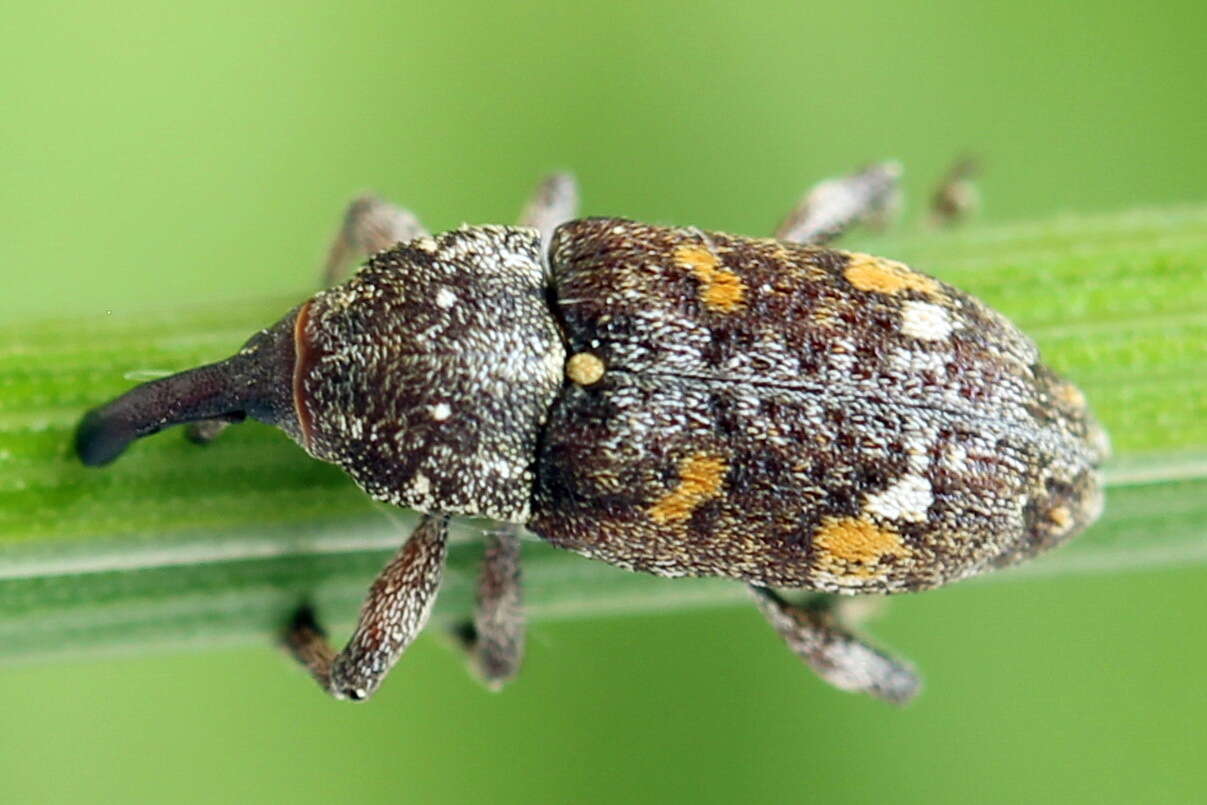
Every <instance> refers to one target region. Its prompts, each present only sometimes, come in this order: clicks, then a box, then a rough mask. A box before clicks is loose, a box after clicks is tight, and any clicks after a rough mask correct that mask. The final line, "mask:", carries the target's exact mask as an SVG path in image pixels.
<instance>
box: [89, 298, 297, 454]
mask: <svg viewBox="0 0 1207 805" xmlns="http://www.w3.org/2000/svg"><path fill="white" fill-rule="evenodd" d="M296 315H297V314H296V311H295V312H293V313H291V314H290V315H288V316H286V317H285V318H284V319H282V320H281V321H280V322H278V323H277V324H276V325H275V326H273V327H272V328H271V329H269V330H265V331H263V332H261V333H258V334H256V335H255V336H254V337H253V338H252V339H251V340H250V341H248V343H247V345H246V346H245V347H244V348H243V349H242V350H241V351H239V352H238V353H237V354H235V355H232V356H231V357H229V358H227V359H226V360H224V361H219V362H218V363H211V364H208V365H206V366H199V367H197V368H196V369H189V370H188V371H186V372H181V373H180V374H176V375H172V376H170V377H164V378H161V379H159V380H152V381H151V382H149V383H143V384H142V385H141V386H136V387H135V388H133V389H131V390H130V391H127V392H126V393H125V394H123V395H122V396H120V397H118V398H117V399H115V400H113V401H111V402H109V403H107V404H105V405H102V406H101V407H99V408H94V409H92V410H91V411H89V412H88V413H87V414H85V415H84V418H83V419H82V420H80V424H79V427H78V428H76V432H75V450H76V453H77V454H78V455H79V457H80V460H81V461H83V462H84V463H85V464H87V465H88V466H90V467H99V466H101V465H103V464H108V463H109V462H111V461H113V460H114V459H115V458H117V457H118V456H120V455H121V454H122V452H123V451H125V449H126V448H127V447H128V446H129V445H130V443H131V442H133V441H134V440H135V439H141V438H142V437H143V436H150V435H151V434H152V433H158V432H159V431H161V430H163V429H164V428H166V427H169V426H171V425H182V424H184V423H186V422H197V421H200V420H204V419H225V420H227V421H229V422H240V421H242V420H243V419H245V418H246V417H248V416H252V417H255V418H256V419H259V420H262V421H264V422H268V423H269V424H273V425H277V426H278V427H281V428H282V429H284V430H285V431H286V432H289V433H291V434H292V433H293V431H294V430H296V429H297V418H296V414H295V413H294V411H293V364H294V347H293V323H294V320H295V318H296Z"/></svg>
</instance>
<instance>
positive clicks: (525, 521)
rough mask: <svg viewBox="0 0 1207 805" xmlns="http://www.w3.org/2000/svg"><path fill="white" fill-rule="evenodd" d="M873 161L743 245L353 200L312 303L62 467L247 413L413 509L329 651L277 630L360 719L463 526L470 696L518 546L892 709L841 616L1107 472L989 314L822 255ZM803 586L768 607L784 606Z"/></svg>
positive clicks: (505, 655) (990, 556) (547, 213)
mask: <svg viewBox="0 0 1207 805" xmlns="http://www.w3.org/2000/svg"><path fill="white" fill-rule="evenodd" d="M898 172H899V168H898V167H897V166H896V165H895V164H894V163H881V164H875V165H872V166H870V167H867V168H865V169H862V170H860V171H857V172H855V173H853V174H850V175H848V176H845V177H843V178H840V179H836V180H831V181H828V182H823V183H821V184H819V185H817V186H816V187H815V188H814V189H813V191H812V192H810V193H808V194H807V195H806V196H805V197H804V198H803V199H802V201H801V203H800V204H799V205H798V206H797V207H796V209H794V210H793V211H792V213H791V214H789V216H788V217H787V218H786V219H785V220H784V222H783V223H782V224H781V225H780V227H779V228H778V229H777V230H776V232H775V237H774V238H749V237H739V236H735V235H730V234H725V233H721V232H707V231H702V230H700V229H695V228H687V227H670V226H655V225H651V224H643V223H637V222H634V221H629V220H623V219H618V218H581V219H580V218H576V217H575V216H576V209H577V195H578V194H577V188H576V186H575V184H574V182H573V180H572V179H570V178H569V177H568V176H567V175H555V176H553V177H551V178H550V179H548V180H546V181H545V182H544V183H543V184H542V185H540V186H539V188H538V191H537V193H536V195H535V197H534V198H533V199H532V201H531V202H530V203H529V205H528V207H527V208H526V210H525V212H524V214H523V216H522V218H521V221H520V225H519V226H462V227H461V228H459V229H456V230H453V231H451V232H446V233H444V234H442V235H439V236H432V235H430V234H428V233H427V232H426V231H424V229H423V227H422V226H421V224H420V223H419V221H418V219H417V218H416V217H415V216H414V215H413V214H411V213H410V212H408V211H406V210H404V209H401V208H399V207H395V206H393V205H391V204H389V203H386V202H384V201H380V200H377V199H375V198H363V199H360V200H358V201H355V202H354V203H353V204H352V205H351V206H350V207H349V209H348V212H347V215H346V217H345V221H344V225H343V227H342V229H341V230H340V232H339V235H338V236H337V238H336V240H335V244H334V246H333V247H332V249H331V252H330V255H329V258H328V261H327V269H326V277H327V278H328V280H330V281H331V282H335V281H336V280H337V279H339V277H340V271H341V268H342V266H343V264H345V263H346V262H347V261H348V259H349V257H350V256H352V255H353V254H356V253H365V254H368V255H372V256H371V258H370V259H369V260H368V262H367V263H366V264H365V265H364V266H363V267H361V268H360V269H359V270H358V271H357V272H356V273H355V274H354V275H353V276H351V278H349V279H347V280H346V281H344V282H342V283H340V284H334V285H332V286H331V287H328V288H327V289H326V290H323V291H321V292H319V293H318V294H316V295H315V296H314V297H312V298H311V299H309V300H308V301H305V302H303V303H302V304H301V305H299V306H298V307H296V308H294V309H293V310H291V311H289V312H288V313H287V314H286V315H285V316H284V318H282V319H281V320H280V321H279V322H277V323H276V324H274V325H272V326H271V327H269V328H268V329H265V330H263V331H262V332H259V333H257V334H256V335H254V336H252V338H251V339H250V340H249V341H248V342H247V344H246V345H245V346H244V347H243V348H242V349H241V350H240V351H239V352H238V353H237V354H235V355H234V356H232V357H230V358H228V359H227V360H224V361H221V362H219V363H215V364H211V365H208V366H202V367H200V368H196V369H192V370H189V371H185V372H182V373H180V374H177V375H173V376H171V377H167V378H163V379H159V380H154V381H152V382H149V383H146V384H143V385H141V386H138V387H136V388H134V389H133V390H131V391H129V392H127V393H126V394H124V395H122V396H121V397H118V398H117V399H115V400H113V401H112V402H110V403H108V404H107V405H104V406H102V407H100V408H97V409H95V410H93V411H91V412H89V413H88V414H86V415H85V416H84V418H83V420H82V421H81V423H80V426H79V429H78V431H77V434H76V448H77V451H78V453H79V455H80V457H81V458H82V460H83V461H84V463H86V464H89V465H101V464H105V463H107V462H109V461H112V460H113V459H115V458H116V457H117V456H118V455H119V454H120V453H121V452H122V451H123V450H124V449H125V448H126V447H127V445H128V444H129V443H130V442H132V441H133V440H135V439H137V438H139V437H142V436H147V435H149V434H152V433H155V432H157V431H159V430H161V429H163V428H165V427H167V426H169V425H174V424H181V423H193V425H192V429H191V431H190V434H191V436H192V437H193V438H194V439H196V440H199V441H204V440H208V439H210V438H213V437H214V436H216V435H217V434H218V433H219V432H220V431H221V430H222V428H223V427H225V426H226V424H229V423H231V422H237V421H240V420H242V419H244V418H245V417H248V416H250V417H254V418H256V419H259V420H262V421H264V422H268V423H271V424H273V425H276V426H277V427H279V428H280V429H282V430H283V431H285V433H287V434H288V435H289V436H290V437H292V438H293V439H294V440H295V441H297V442H298V443H299V444H300V445H301V446H302V448H303V449H304V450H305V451H306V452H308V453H309V454H310V455H312V456H314V457H315V458H318V459H322V460H324V461H329V462H333V463H335V464H337V465H339V466H340V467H342V468H343V469H344V470H345V471H347V473H348V474H349V475H351V476H352V478H353V479H354V480H355V482H356V483H357V484H359V485H360V486H361V487H362V488H363V489H364V490H365V491H366V492H368V493H369V494H370V495H371V496H372V497H374V498H376V499H378V500H382V501H386V502H388V503H391V504H394V505H396V506H402V507H408V508H411V509H416V510H418V511H419V512H421V513H422V518H421V520H420V523H419V525H418V526H417V527H416V529H415V530H414V532H413V533H412V534H411V535H410V538H409V539H408V540H407V541H406V542H405V544H403V546H402V548H401V549H400V550H399V551H398V553H397V554H396V555H395V556H394V558H393V559H392V560H391V561H390V562H389V563H388V564H387V565H386V567H385V569H384V570H382V572H381V574H380V576H379V577H378V579H377V580H376V581H375V582H374V583H373V585H372V587H371V589H370V591H369V594H368V598H367V600H366V601H365V603H364V606H363V608H362V610H361V613H360V619H359V622H358V625H357V626H356V628H355V631H354V632H353V634H352V637H351V638H350V640H349V641H348V643H347V645H346V646H345V647H344V649H343V650H342V651H340V652H338V653H336V652H335V651H334V650H333V649H332V648H331V647H330V646H329V644H328V642H327V639H326V637H325V635H324V632H323V630H322V628H321V627H320V626H319V624H318V621H317V619H316V616H315V613H314V612H313V611H311V610H310V609H308V608H306V607H301V608H300V609H299V611H298V613H297V615H296V617H294V618H293V620H292V622H291V623H290V624H289V625H288V627H287V629H286V635H285V640H286V643H287V645H288V646H289V647H290V648H291V649H292V652H293V654H294V655H295V657H296V658H297V659H298V660H299V661H300V662H301V663H302V664H303V665H304V666H306V667H307V668H308V669H309V671H310V672H311V673H312V675H313V676H314V677H315V679H316V680H317V681H318V682H319V684H320V685H321V686H322V688H323V689H325V690H326V691H327V692H328V693H330V694H332V695H334V696H336V697H337V698H344V699H354V700H362V699H365V698H367V697H369V696H370V695H371V694H372V693H373V692H374V691H375V690H376V689H377V687H378V686H379V684H380V683H381V681H382V680H383V678H384V677H385V676H386V674H387V673H388V672H389V670H390V668H391V667H392V666H393V665H394V664H395V662H397V660H398V659H399V657H400V656H401V654H402V653H403V651H404V650H405V649H406V647H407V646H408V645H409V644H410V643H411V642H412V641H413V640H414V639H415V637H416V636H417V635H418V634H419V632H420V631H421V630H422V629H423V627H424V625H425V623H426V621H427V619H428V615H429V612H430V610H431V607H432V604H433V602H434V600H435V597H436V593H437V589H438V587H439V585H440V580H441V574H442V568H443V564H444V560H445V554H446V543H447V535H448V521H449V517H450V516H453V515H470V516H476V517H486V518H491V519H493V520H495V521H498V522H499V523H500V524H501V525H500V526H499V527H498V528H496V529H494V530H492V531H491V532H489V533H488V535H487V543H486V552H485V560H484V565H483V570H482V574H481V579H480V581H479V587H478V605H477V612H476V613H475V615H474V617H473V620H472V621H469V622H467V623H466V624H465V625H464V628H463V629H461V630H459V631H460V633H461V634H462V635H463V637H464V643H465V646H466V648H467V650H468V651H469V653H470V656H471V657H472V658H473V662H474V665H475V667H476V668H477V670H478V672H479V673H480V675H481V676H482V677H483V678H484V679H485V680H486V681H487V682H488V683H491V684H493V685H499V684H501V683H502V682H503V681H505V680H507V679H508V678H510V677H511V676H512V675H513V674H514V673H515V671H516V669H517V667H518V664H519V661H520V656H521V654H522V650H523V640H524V619H523V614H522V610H521V606H520V589H519V554H520V542H519V539H520V535H521V531H522V529H527V531H529V532H531V533H532V534H535V535H536V536H537V537H539V538H540V539H542V540H544V541H546V542H548V543H550V544H552V545H555V546H558V547H560V548H565V549H568V550H571V551H575V552H578V553H580V554H582V555H584V556H587V557H591V558H594V559H599V560H603V561H605V562H608V563H610V564H613V565H616V566H618V567H621V568H625V569H628V570H633V571H641V572H645V573H653V574H657V575H660V576H671V577H674V576H720V577H724V578H728V579H733V580H735V581H736V582H742V583H745V584H746V585H748V587H749V589H750V590H751V592H752V594H753V598H754V600H755V602H756V604H757V606H758V607H759V609H760V610H761V611H762V613H763V614H764V615H765V616H766V618H767V620H768V621H770V623H771V625H772V626H773V627H774V629H775V630H776V631H777V632H778V633H779V634H780V636H781V637H782V638H783V639H784V640H785V641H786V642H787V643H788V645H789V646H790V648H791V649H792V650H793V651H794V652H795V653H796V654H798V655H799V656H800V657H801V658H802V659H803V660H804V661H805V662H806V663H807V664H808V665H809V666H811V667H812V668H813V670H814V671H816V672H817V673H818V674H819V675H820V676H821V677H823V678H824V679H825V680H826V681H828V682H830V683H831V684H833V685H835V686H837V687H839V688H841V689H844V690H849V691H859V692H864V693H869V694H872V695H874V696H877V697H880V698H882V699H885V700H888V701H891V702H904V701H906V700H908V699H909V698H911V697H912V696H913V695H914V694H915V693H916V692H917V690H918V687H919V682H918V677H917V674H916V673H915V672H914V670H913V669H912V668H911V666H910V665H909V664H907V663H906V662H904V661H901V660H898V659H895V658H894V657H892V656H891V655H889V654H888V653H886V652H884V651H881V650H879V649H877V648H874V647H873V646H872V645H871V644H870V643H869V642H867V641H866V640H865V639H864V638H863V637H862V636H861V635H860V634H859V633H858V632H857V631H856V630H855V629H854V628H853V627H852V625H851V624H850V623H848V622H847V618H845V617H844V609H846V608H845V607H844V604H845V603H847V602H850V601H851V600H852V599H851V598H850V596H855V595H859V594H888V593H901V592H910V591H917V590H925V589H930V588H934V587H938V586H940V585H942V584H946V583H948V582H952V581H956V580H958V579H963V578H966V577H969V576H974V575H977V574H979V573H983V572H986V571H989V570H992V569H995V568H1001V567H1004V566H1008V565H1013V564H1015V563H1017V562H1020V561H1022V560H1024V559H1027V558H1029V557H1032V556H1034V555H1036V554H1038V553H1040V552H1042V551H1045V550H1047V549H1049V548H1052V547H1053V546H1056V545H1058V544H1060V543H1062V542H1064V541H1065V540H1067V539H1068V538H1069V537H1071V536H1072V535H1073V534H1075V533H1077V532H1078V531H1080V530H1082V529H1083V528H1085V527H1086V526H1087V525H1088V524H1089V523H1091V522H1093V521H1094V519H1095V518H1096V517H1097V516H1098V514H1099V512H1100V511H1101V509H1102V492H1101V483H1100V477H1099V472H1098V467H1099V465H1100V464H1101V462H1102V461H1103V460H1104V459H1105V457H1106V455H1107V452H1108V446H1107V438H1106V435H1105V433H1104V431H1103V430H1102V428H1101V427H1100V426H1099V425H1098V424H1097V423H1096V422H1095V420H1094V419H1093V417H1092V416H1091V414H1090V412H1089V409H1088V408H1087V405H1086V401H1085V399H1084V397H1083V396H1082V394H1081V393H1080V392H1079V391H1078V390H1077V389H1076V388H1075V387H1074V386H1073V385H1071V384H1069V383H1068V382H1066V381H1064V380H1062V379H1061V378H1060V377H1058V376H1057V375H1056V374H1055V373H1053V372H1052V371H1050V370H1049V369H1048V368H1047V367H1046V366H1045V365H1044V364H1043V363H1041V362H1040V359H1039V355H1038V352H1037V351H1036V348H1035V346H1034V344H1033V343H1032V342H1031V341H1030V340H1029V339H1028V338H1027V337H1026V336H1025V335H1023V334H1022V333H1020V332H1019V330H1018V329H1016V328H1015V327H1014V326H1013V325H1012V324H1011V323H1010V322H1009V321H1007V320H1006V319H1005V318H1004V317H1003V316H1002V315H1000V314H998V313H996V312H995V311H993V310H991V309H990V308H988V307H987V306H985V305H984V304H982V303H981V302H980V301H978V300H976V299H974V298H973V297H971V296H969V295H968V294H966V293H963V292H961V291H959V290H957V289H955V288H953V287H951V286H949V285H946V284H944V283H943V282H940V281H939V280H937V279H935V278H933V277H931V276H929V275H927V274H923V273H920V272H917V271H914V270H913V269H911V268H909V267H907V266H906V265H904V264H902V263H900V262H896V261H893V260H888V259H883V258H878V257H872V256H870V255H866V254H859V253H852V252H846V251H840V250H836V249H833V248H829V247H828V246H826V245H824V244H825V243H826V242H828V241H829V240H831V239H832V238H834V237H836V236H837V235H839V234H840V233H841V232H842V231H843V230H845V229H846V228H848V227H849V226H850V225H852V224H854V223H856V222H858V221H860V220H862V219H865V218H867V217H869V216H872V215H876V214H878V213H881V212H882V211H883V210H884V209H885V208H886V207H887V206H889V204H890V202H891V199H892V197H893V195H894V193H895V190H894V187H895V182H896V178H897V174H898ZM786 590H798V591H807V593H808V594H809V595H811V597H810V598H809V599H808V600H805V601H796V602H794V601H792V600H790V598H788V597H785V595H783V594H782V591H786Z"/></svg>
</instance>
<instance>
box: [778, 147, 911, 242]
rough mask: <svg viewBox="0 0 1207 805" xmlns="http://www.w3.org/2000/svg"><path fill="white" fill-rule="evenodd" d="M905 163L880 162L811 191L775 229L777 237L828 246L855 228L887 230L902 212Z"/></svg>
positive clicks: (827, 182)
mask: <svg viewBox="0 0 1207 805" xmlns="http://www.w3.org/2000/svg"><path fill="white" fill-rule="evenodd" d="M900 178H901V163H899V162H894V161H887V162H876V163H873V164H871V165H868V166H867V167H864V168H860V169H859V170H857V171H856V172H854V173H852V174H850V175H848V176H842V177H840V178H837V179H827V180H825V181H823V182H819V183H817V184H815V185H813V187H811V188H810V189H809V191H808V192H807V193H805V195H804V196H802V197H801V200H800V201H799V202H798V203H797V205H796V207H794V208H793V210H792V212H790V213H788V216H787V217H786V218H785V219H784V220H783V222H782V223H781V224H780V225H779V227H777V228H776V230H775V237H776V238H777V239H779V240H788V241H792V242H794V243H815V244H822V243H828V242H830V241H832V240H834V239H835V238H837V237H839V236H840V235H842V234H843V233H844V232H846V231H847V230H848V229H850V228H851V227H853V226H855V225H857V224H860V223H866V224H869V225H872V226H879V227H883V226H886V225H887V224H888V223H889V221H890V220H891V219H892V218H893V217H894V216H895V214H896V212H897V211H898V210H899V209H900V199H901V194H900V190H899V189H898V186H897V185H898V181H899V180H900Z"/></svg>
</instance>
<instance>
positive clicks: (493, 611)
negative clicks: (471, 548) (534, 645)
mask: <svg viewBox="0 0 1207 805" xmlns="http://www.w3.org/2000/svg"><path fill="white" fill-rule="evenodd" d="M453 631H454V634H455V636H456V637H457V639H458V640H459V641H460V642H461V645H462V647H463V648H464V649H465V650H466V651H467V652H468V653H469V657H470V663H471V664H472V667H473V669H474V671H475V673H476V674H477V675H478V676H479V677H480V678H481V679H482V681H483V682H484V683H485V684H486V686H487V687H488V688H490V689H491V690H499V689H501V688H502V687H503V685H504V684H505V683H506V682H508V681H510V680H511V678H512V677H513V676H515V674H516V672H517V671H518V670H519V669H520V661H521V660H522V659H523V656H524V609H523V601H522V599H521V592H520V526H518V525H515V524H511V523H509V524H507V525H505V526H503V527H502V528H501V529H498V530H496V531H491V532H488V533H487V534H486V554H485V557H484V559H483V562H482V571H481V573H480V574H479V576H478V595H477V607H476V608H475V611H474V617H473V619H472V620H469V619H467V620H466V621H464V622H463V623H460V624H458V625H457V626H456V627H455V628H454V630H453Z"/></svg>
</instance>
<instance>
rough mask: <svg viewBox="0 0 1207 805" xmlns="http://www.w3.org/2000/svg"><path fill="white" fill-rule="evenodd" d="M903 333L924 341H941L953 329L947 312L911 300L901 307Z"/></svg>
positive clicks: (926, 303)
mask: <svg viewBox="0 0 1207 805" xmlns="http://www.w3.org/2000/svg"><path fill="white" fill-rule="evenodd" d="M901 318H902V322H901V332H902V334H903V335H908V336H910V337H912V338H919V339H921V340H923V341H941V340H943V339H944V338H946V337H947V336H949V335H951V331H952V329H953V327H952V323H951V319H950V318H948V316H947V311H946V310H944V309H943V308H941V307H939V306H938V305H932V304H931V303H930V302H918V301H916V300H911V301H909V302H906V303H905V304H904V305H902V306H901Z"/></svg>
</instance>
